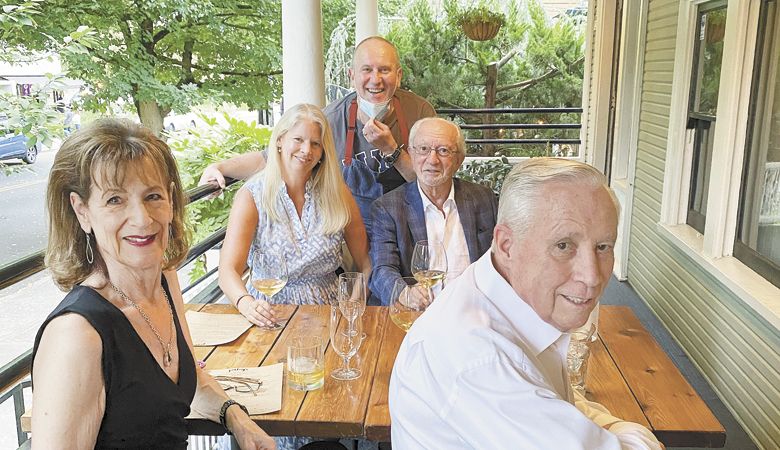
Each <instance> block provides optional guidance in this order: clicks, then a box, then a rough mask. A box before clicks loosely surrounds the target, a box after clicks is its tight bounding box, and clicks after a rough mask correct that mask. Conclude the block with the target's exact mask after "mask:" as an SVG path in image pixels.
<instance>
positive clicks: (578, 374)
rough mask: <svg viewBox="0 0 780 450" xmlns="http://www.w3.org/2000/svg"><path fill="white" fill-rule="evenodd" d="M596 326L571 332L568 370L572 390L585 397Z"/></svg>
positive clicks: (567, 355)
mask: <svg viewBox="0 0 780 450" xmlns="http://www.w3.org/2000/svg"><path fill="white" fill-rule="evenodd" d="M595 335H596V325H595V324H590V325H588V326H586V327H582V328H578V329H576V330H574V331H572V332H571V340H570V341H569V350H568V352H567V353H566V368H567V369H568V373H569V383H571V387H572V389H574V390H576V391H579V392H580V394H582V395H585V377H586V375H587V373H588V359H589V358H590V349H591V347H592V346H593V342H594V339H593V336H595Z"/></svg>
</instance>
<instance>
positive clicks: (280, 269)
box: [252, 252, 287, 330]
mask: <svg viewBox="0 0 780 450" xmlns="http://www.w3.org/2000/svg"><path fill="white" fill-rule="evenodd" d="M286 284H287V263H286V262H285V260H284V255H283V254H282V253H271V252H257V253H255V254H254V255H253V256H252V287H254V288H255V289H256V290H257V291H258V292H260V293H261V294H263V296H264V297H265V298H266V302H268V303H269V304H270V305H272V306H271V308H272V309H273V303H272V299H273V296H274V295H275V294H276V293H277V292H279V291H281V290H282V288H284V286H285V285H286ZM283 326H284V321H277V322H276V323H274V324H273V325H270V326H267V327H264V328H267V329H270V330H278V329H279V328H282V327H283Z"/></svg>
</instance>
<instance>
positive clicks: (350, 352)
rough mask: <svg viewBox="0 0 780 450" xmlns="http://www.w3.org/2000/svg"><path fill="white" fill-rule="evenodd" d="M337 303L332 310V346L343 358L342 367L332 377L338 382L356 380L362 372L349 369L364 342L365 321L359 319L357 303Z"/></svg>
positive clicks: (356, 369)
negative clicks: (351, 360) (350, 361)
mask: <svg viewBox="0 0 780 450" xmlns="http://www.w3.org/2000/svg"><path fill="white" fill-rule="evenodd" d="M337 303H339V304H338V305H332V306H331V308H330V346H331V347H332V348H333V351H335V352H336V354H337V355H339V356H340V357H341V360H342V366H341V367H339V368H338V369H336V370H334V371H333V372H332V373H331V374H330V376H332V377H333V378H335V379H337V380H354V379H356V378H358V377H360V375H361V372H360V369H358V368H352V367H349V360H350V359H351V358H352V357H353V356H355V354H357V352H358V350H359V349H360V344H361V343H362V342H363V337H362V334H363V321H362V320H360V319H357V317H358V311H359V306H358V305H357V302H345V304H343V305H341V304H340V303H341V302H337ZM350 318H352V320H350ZM353 331H354V335H353Z"/></svg>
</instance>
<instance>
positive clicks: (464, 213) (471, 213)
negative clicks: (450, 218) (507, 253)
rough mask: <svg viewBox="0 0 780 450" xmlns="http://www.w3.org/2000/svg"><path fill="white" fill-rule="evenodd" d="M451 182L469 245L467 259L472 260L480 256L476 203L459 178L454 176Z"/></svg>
mask: <svg viewBox="0 0 780 450" xmlns="http://www.w3.org/2000/svg"><path fill="white" fill-rule="evenodd" d="M453 183H455V205H457V207H458V216H459V217H460V224H461V226H463V234H464V235H465V236H466V244H467V245H468V247H469V260H471V262H474V261H476V260H477V259H479V257H480V256H481V255H480V254H479V248H478V245H479V242H477V222H476V213H477V205H475V204H474V198H473V197H472V196H471V193H470V192H469V191H468V190H467V189H465V187H464V186H463V185H462V184H461V182H460V180H458V179H457V178H454V179H453Z"/></svg>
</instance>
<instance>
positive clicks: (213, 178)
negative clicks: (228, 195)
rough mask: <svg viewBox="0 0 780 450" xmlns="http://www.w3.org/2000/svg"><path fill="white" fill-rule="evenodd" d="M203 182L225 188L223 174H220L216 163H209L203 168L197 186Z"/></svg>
mask: <svg viewBox="0 0 780 450" xmlns="http://www.w3.org/2000/svg"><path fill="white" fill-rule="evenodd" d="M204 184H216V185H218V186H219V187H220V188H222V189H225V176H224V175H222V172H221V171H220V170H219V168H218V167H217V164H216V163H211V164H209V165H208V166H206V168H205V169H203V174H202V175H201V176H200V180H199V181H198V186H203V185H204Z"/></svg>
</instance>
